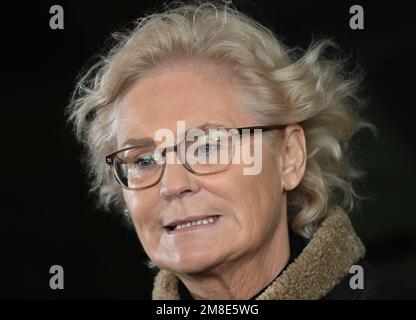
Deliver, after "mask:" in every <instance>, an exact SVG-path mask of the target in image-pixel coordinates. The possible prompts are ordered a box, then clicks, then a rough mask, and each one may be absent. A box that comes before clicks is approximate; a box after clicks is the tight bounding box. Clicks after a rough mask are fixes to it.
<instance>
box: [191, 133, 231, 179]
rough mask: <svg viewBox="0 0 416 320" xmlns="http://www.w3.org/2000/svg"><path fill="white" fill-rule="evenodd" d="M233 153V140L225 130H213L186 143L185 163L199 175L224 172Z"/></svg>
mask: <svg viewBox="0 0 416 320" xmlns="http://www.w3.org/2000/svg"><path fill="white" fill-rule="evenodd" d="M233 153H234V138H233V137H232V136H231V135H230V134H229V133H228V132H226V131H225V130H221V129H218V130H213V131H212V132H210V133H208V134H204V135H201V136H197V137H196V138H195V139H194V140H193V141H186V163H187V165H188V166H189V167H190V168H191V169H192V170H193V171H194V172H196V173H199V174H207V173H214V172H218V171H222V170H224V169H225V168H226V167H228V165H229V164H230V163H231V160H232V157H233Z"/></svg>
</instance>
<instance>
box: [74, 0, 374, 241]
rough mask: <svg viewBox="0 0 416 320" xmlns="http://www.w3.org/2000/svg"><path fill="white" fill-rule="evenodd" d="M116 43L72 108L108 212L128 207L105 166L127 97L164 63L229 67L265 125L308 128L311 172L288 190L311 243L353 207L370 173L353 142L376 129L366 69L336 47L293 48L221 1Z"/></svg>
mask: <svg viewBox="0 0 416 320" xmlns="http://www.w3.org/2000/svg"><path fill="white" fill-rule="evenodd" d="M112 39H113V41H114V43H113V44H112V45H111V50H110V51H109V52H108V53H107V54H105V55H104V56H102V57H100V58H99V61H98V62H97V63H95V64H94V65H93V66H92V67H90V68H89V69H88V70H87V71H86V72H85V73H84V74H83V75H82V77H81V78H80V79H79V81H78V82H77V86H76V89H75V91H74V94H73V97H72V100H71V103H70V105H69V106H68V109H67V111H68V115H69V121H70V122H71V123H72V124H73V125H74V128H75V132H76V135H77V137H78V139H79V141H81V143H82V144H83V145H84V146H85V148H86V151H87V152H86V154H87V155H86V157H85V160H86V165H87V168H88V172H89V174H90V183H91V189H90V190H91V191H92V192H93V193H94V194H96V195H97V196H98V201H97V203H98V204H99V205H102V206H103V207H105V208H106V209H108V210H110V209H111V208H114V207H115V208H118V209H121V211H122V212H124V210H123V209H125V204H124V201H123V198H122V194H121V187H120V186H119V185H118V184H117V183H116V182H115V181H114V179H113V177H112V176H111V174H110V172H109V170H108V168H107V166H106V164H105V161H104V158H105V156H106V155H107V154H109V153H111V152H113V151H114V148H115V147H116V144H115V133H116V125H115V110H116V107H117V102H118V101H119V99H120V98H121V97H123V95H124V94H125V93H126V92H127V91H128V90H129V88H131V86H132V85H133V84H134V83H135V82H136V81H137V80H138V79H140V78H142V77H144V76H145V75H146V74H148V73H150V72H152V71H154V70H155V69H156V68H157V67H159V66H161V65H166V64H169V63H170V64H175V63H180V62H185V63H192V61H196V60H198V61H203V62H205V63H209V64H214V65H221V66H226V68H227V70H229V71H231V74H232V75H233V77H234V79H238V83H239V85H240V86H241V89H242V90H241V92H242V94H241V95H240V96H239V101H240V102H241V107H242V108H243V109H246V110H248V111H249V112H251V113H252V114H253V115H254V116H255V117H256V118H258V119H259V121H261V122H262V123H264V124H276V123H277V124H292V123H299V124H300V125H301V126H302V128H303V130H304V132H305V136H306V143H307V165H306V171H305V174H304V177H303V179H302V181H301V182H300V184H299V185H298V186H297V187H296V188H295V189H294V190H292V191H289V192H288V217H289V222H290V225H291V227H292V229H293V230H295V232H297V233H299V234H301V235H303V236H304V237H307V238H310V237H312V235H313V233H314V231H315V230H316V229H317V227H318V226H319V223H320V222H321V221H322V219H324V218H325V217H327V216H328V215H330V214H331V213H333V212H334V211H335V210H340V209H342V210H345V211H351V210H352V209H353V207H354V203H356V200H357V199H358V198H359V196H358V195H357V193H356V192H355V190H354V188H353V186H352V182H353V180H354V179H356V178H358V177H360V174H361V172H360V171H358V170H357V169H356V168H355V167H354V165H353V163H352V161H350V160H351V157H350V153H351V152H350V151H351V150H350V149H351V148H350V146H349V144H350V140H351V138H352V136H353V135H354V134H355V133H356V132H357V131H359V130H360V129H361V128H364V127H367V128H372V129H374V127H373V126H372V125H371V124H370V123H368V122H366V121H364V120H363V119H362V118H361V117H360V116H359V110H360V109H361V107H362V106H363V103H362V100H360V99H358V98H357V93H358V89H359V85H360V80H362V72H357V70H355V71H354V72H350V73H348V71H347V70H346V69H347V68H346V62H347V59H344V58H341V57H340V56H335V55H332V56H331V55H329V54H328V51H329V50H328V49H331V50H333V49H336V50H335V51H334V52H338V51H337V49H338V48H337V46H336V44H335V43H334V42H333V41H332V40H330V39H322V40H317V41H313V42H312V44H311V45H310V47H309V48H307V49H306V50H301V49H299V48H293V49H289V48H288V47H286V46H285V45H284V44H283V43H282V42H281V41H279V40H278V39H277V37H276V36H275V35H274V34H273V33H272V32H271V31H270V30H269V29H267V28H266V27H264V26H262V25H261V24H259V23H258V22H256V21H255V20H253V19H251V18H250V17H248V16H246V15H244V14H242V13H241V12H239V11H238V10H236V9H234V8H232V7H231V6H230V5H229V4H221V3H220V4H217V3H213V2H208V3H204V4H199V5H198V4H183V3H174V4H173V6H172V7H166V8H165V11H164V12H162V13H153V14H150V15H148V16H146V17H145V18H141V19H139V20H138V21H137V22H136V24H135V26H134V28H132V29H131V30H128V31H126V32H123V33H116V34H114V35H113V38H112ZM270 192H273V191H270ZM124 213H125V212H124ZM125 214H126V216H127V217H129V215H128V213H125Z"/></svg>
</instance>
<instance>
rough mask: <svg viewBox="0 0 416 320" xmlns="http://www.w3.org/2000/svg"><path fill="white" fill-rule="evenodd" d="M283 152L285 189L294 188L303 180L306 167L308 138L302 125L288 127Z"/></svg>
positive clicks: (283, 183)
mask: <svg viewBox="0 0 416 320" xmlns="http://www.w3.org/2000/svg"><path fill="white" fill-rule="evenodd" d="M281 152H282V153H281V154H282V186H283V190H284V191H289V190H293V189H294V188H296V186H297V185H298V184H299V183H300V181H301V180H302V178H303V175H304V174H305V168H306V158H307V154H306V139H305V133H304V131H303V128H302V127H301V126H300V125H298V124H294V125H290V126H287V127H286V129H285V135H284V140H283V144H282V147H281Z"/></svg>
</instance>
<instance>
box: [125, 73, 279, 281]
mask: <svg viewBox="0 0 416 320" xmlns="http://www.w3.org/2000/svg"><path fill="white" fill-rule="evenodd" d="M235 94H236V92H235V89H234V88H233V87H232V85H231V83H230V82H229V81H226V80H224V78H219V77H216V76H214V74H213V73H211V72H210V71H203V72H202V71H194V70H193V69H191V68H188V69H184V68H182V69H165V70H163V71H161V72H159V73H158V74H155V75H152V76H151V77H147V78H145V79H142V80H141V81H139V82H137V83H136V84H135V85H134V86H133V87H132V88H131V90H130V91H129V92H128V93H127V94H126V96H125V97H124V98H123V100H122V101H121V104H120V109H119V113H118V115H117V121H118V137H117V138H118V144H119V146H121V145H122V144H123V142H124V141H126V140H127V139H130V138H136V139H140V138H143V137H151V138H153V137H154V133H155V131H156V130H158V129H161V128H167V129H170V130H172V131H173V132H174V134H175V137H176V128H177V120H183V121H185V123H186V130H188V129H189V128H194V127H198V126H201V125H203V124H206V123H214V124H220V125H222V126H224V127H228V128H232V127H243V126H253V125H256V124H258V123H256V122H255V120H254V118H252V116H249V115H248V114H245V113H242V112H241V111H240V109H239V107H238V105H237V104H236V101H235V97H236V96H235ZM270 133H271V132H270ZM270 133H267V134H270ZM271 134H273V133H271ZM265 135H266V133H265ZM263 140H264V137H263ZM175 143H177V141H175ZM156 144H158V143H156ZM277 146H278V141H276V148H277ZM278 154H279V153H272V152H270V150H269V148H268V147H267V146H266V145H265V144H263V151H262V159H263V163H262V170H261V172H260V173H259V174H257V175H244V174H243V168H244V166H245V165H244V164H243V163H241V164H232V165H231V166H230V167H229V168H228V169H227V170H226V171H224V172H221V173H217V174H213V175H205V176H197V175H194V174H192V173H191V172H189V171H187V170H186V169H185V168H184V167H183V166H182V165H180V164H167V165H166V168H165V172H164V175H163V176H162V178H161V180H160V181H159V182H158V184H156V185H154V186H152V187H149V188H147V189H142V190H133V191H132V190H125V189H123V196H124V199H125V202H126V204H127V208H128V210H129V212H130V214H131V216H132V220H133V222H134V226H135V229H136V231H137V233H138V237H139V239H140V241H141V243H142V245H143V248H144V250H145V251H146V253H147V255H148V256H149V258H150V259H151V260H152V261H153V262H154V263H155V264H156V265H157V266H158V267H159V268H163V269H168V270H171V271H173V272H176V273H178V274H180V273H183V274H189V273H195V272H202V271H205V270H208V269H210V268H213V267H215V266H218V265H221V264H224V263H225V264H226V263H229V262H238V261H239V259H244V258H247V257H249V256H253V255H255V254H256V252H258V251H259V249H260V248H263V247H264V246H265V245H266V244H267V241H269V240H270V239H271V237H272V235H273V233H274V232H275V230H276V228H277V224H278V222H279V221H280V220H279V213H280V211H281V207H282V202H283V201H282V198H281V197H282V187H281V183H282V182H281V177H280V158H279V156H278ZM175 156H176V155H175ZM200 215H208V216H218V217H217V219H216V220H215V222H214V223H210V224H206V225H204V226H203V227H200V228H194V229H188V230H185V229H184V230H180V231H182V232H173V233H172V232H170V230H168V229H167V228H166V227H165V226H166V225H168V224H170V223H171V222H173V221H174V220H177V219H184V218H186V217H190V216H191V217H192V216H200Z"/></svg>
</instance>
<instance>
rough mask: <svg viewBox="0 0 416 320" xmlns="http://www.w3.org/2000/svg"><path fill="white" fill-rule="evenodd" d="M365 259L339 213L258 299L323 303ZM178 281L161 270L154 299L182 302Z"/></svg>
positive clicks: (358, 244)
mask: <svg viewBox="0 0 416 320" xmlns="http://www.w3.org/2000/svg"><path fill="white" fill-rule="evenodd" d="M364 255H365V247H364V245H363V243H362V242H361V240H360V238H358V236H357V234H356V233H355V231H354V229H353V227H352V225H351V222H350V220H349V218H348V216H347V215H346V214H345V213H344V212H343V211H342V210H341V209H339V210H338V211H336V212H335V213H334V214H333V215H331V216H329V217H328V218H326V219H325V221H324V222H323V223H322V225H321V226H320V227H319V228H318V230H317V231H316V232H315V234H314V235H313V237H312V239H311V240H310V242H309V243H308V245H307V246H306V247H305V248H304V249H303V251H302V253H301V254H300V255H299V256H298V258H297V259H295V261H293V262H292V263H291V264H290V265H289V266H288V267H287V269H286V270H285V271H284V272H283V273H282V274H281V275H280V276H279V277H278V278H277V279H276V280H275V281H273V283H272V284H270V285H269V287H268V288H267V289H266V290H265V291H264V292H263V293H262V294H261V295H260V296H259V297H257V299H258V300H287V299H320V298H322V297H323V296H325V295H326V294H327V293H328V292H329V291H331V289H332V288H333V287H334V286H335V285H336V284H337V283H338V282H339V281H341V279H343V278H344V277H345V276H346V275H347V274H348V271H349V269H350V267H351V265H353V264H354V263H356V262H357V261H358V260H360V259H361V258H362V257H364ZM178 280H179V278H178V277H177V276H176V275H175V274H174V273H172V272H170V271H168V270H163V269H162V270H160V271H159V273H158V274H157V275H156V277H155V279H154V286H153V292H152V299H153V300H180V296H179V292H178Z"/></svg>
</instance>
